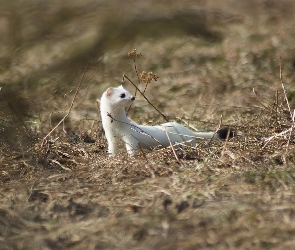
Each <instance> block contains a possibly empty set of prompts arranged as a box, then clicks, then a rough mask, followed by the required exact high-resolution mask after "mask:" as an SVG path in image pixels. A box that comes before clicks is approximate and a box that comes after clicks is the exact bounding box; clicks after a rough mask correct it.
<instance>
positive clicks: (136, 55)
mask: <svg viewBox="0 0 295 250" xmlns="http://www.w3.org/2000/svg"><path fill="white" fill-rule="evenodd" d="M140 56H142V54H141V53H139V54H137V52H136V49H133V50H131V51H130V52H128V57H131V58H133V59H136V58H138V57H140Z"/></svg>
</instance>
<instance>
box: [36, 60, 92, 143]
mask: <svg viewBox="0 0 295 250" xmlns="http://www.w3.org/2000/svg"><path fill="white" fill-rule="evenodd" d="M88 65H89V64H87V65H86V67H85V69H84V71H83V74H82V77H81V80H80V82H79V85H78V87H77V90H76V92H75V95H74V97H73V100H72V102H71V105H70V108H69V110H68V112H67V113H66V115H65V116H64V117H63V118H62V119H61V120H60V121H59V123H58V124H57V125H56V126H55V127H54V128H53V129H51V130H50V132H49V133H48V134H47V135H46V136H45V137H44V138H43V139H42V143H41V147H43V144H44V142H45V140H46V139H47V137H48V136H50V135H51V133H52V132H53V131H54V130H55V129H56V128H57V127H58V126H59V125H60V124H61V123H63V122H64V120H65V119H66V118H67V117H68V116H69V114H70V112H71V110H72V108H73V106H74V102H75V99H76V97H77V94H78V92H79V90H80V87H81V84H82V82H83V79H84V76H85V74H86V72H87V70H88Z"/></svg>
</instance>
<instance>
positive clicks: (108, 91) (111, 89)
mask: <svg viewBox="0 0 295 250" xmlns="http://www.w3.org/2000/svg"><path fill="white" fill-rule="evenodd" d="M106 92H107V94H106V95H107V96H111V95H112V93H113V88H108V89H107V91H106Z"/></svg>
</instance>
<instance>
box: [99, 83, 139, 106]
mask: <svg viewBox="0 0 295 250" xmlns="http://www.w3.org/2000/svg"><path fill="white" fill-rule="evenodd" d="M103 97H104V98H106V101H107V102H108V105H110V106H112V107H113V108H116V107H125V106H127V105H130V104H131V103H132V102H133V101H134V100H135V97H134V96H133V95H132V94H131V93H130V92H129V91H127V90H126V89H124V88H123V86H122V85H121V86H119V87H117V88H108V89H107V90H106V91H105V92H104V93H103Z"/></svg>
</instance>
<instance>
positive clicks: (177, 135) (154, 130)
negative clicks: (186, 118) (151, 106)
mask: <svg viewBox="0 0 295 250" xmlns="http://www.w3.org/2000/svg"><path fill="white" fill-rule="evenodd" d="M134 99H135V97H134V96H133V95H131V94H130V92H128V91H127V90H126V89H124V88H123V86H119V87H117V88H108V89H107V90H106V91H105V92H104V93H103V95H102V97H101V100H100V113H101V119H102V125H103V128H104V131H105V134H106V138H107V141H108V153H109V154H110V155H115V154H116V153H117V152H118V150H119V146H120V144H121V143H122V142H124V143H125V146H126V149H127V152H128V154H129V155H137V154H138V147H139V146H140V147H141V148H143V149H152V148H154V147H158V146H161V147H167V146H170V145H171V144H172V145H174V144H177V143H183V142H185V143H187V144H188V145H191V146H194V145H195V141H196V139H197V138H207V139H210V138H212V137H213V138H215V137H217V136H216V135H215V133H214V132H199V133H195V132H193V131H191V130H189V129H188V128H186V127H184V126H182V125H180V124H178V123H176V122H167V123H164V124H161V125H159V126H143V125H137V124H136V123H134V122H132V121H130V120H129V119H128V118H127V116H126V113H125V106H128V105H130V104H131V103H132V102H133V101H134ZM168 137H169V138H168Z"/></svg>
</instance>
